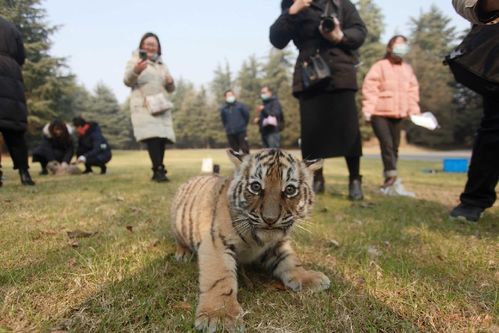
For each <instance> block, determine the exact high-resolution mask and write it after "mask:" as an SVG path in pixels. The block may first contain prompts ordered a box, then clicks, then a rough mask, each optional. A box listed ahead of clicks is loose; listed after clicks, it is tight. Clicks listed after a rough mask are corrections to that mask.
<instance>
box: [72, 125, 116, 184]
mask: <svg viewBox="0 0 499 333" xmlns="http://www.w3.org/2000/svg"><path fill="white" fill-rule="evenodd" d="M73 125H74V127H75V130H76V135H77V136H78V148H77V149H76V156H78V159H77V162H78V163H84V164H85V171H83V173H90V172H92V166H98V167H100V169H101V174H105V173H106V171H107V167H106V163H108V162H109V161H110V160H111V157H112V154H111V147H109V144H108V143H107V141H106V139H105V138H104V136H103V135H102V132H101V130H100V127H99V124H97V123H96V122H87V121H86V120H85V119H83V118H82V117H76V118H74V119H73Z"/></svg>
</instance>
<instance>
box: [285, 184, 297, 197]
mask: <svg viewBox="0 0 499 333" xmlns="http://www.w3.org/2000/svg"><path fill="white" fill-rule="evenodd" d="M284 194H285V195H286V196H288V197H294V196H295V195H297V194H298V189H297V188H296V186H294V185H288V186H286V189H285V190H284Z"/></svg>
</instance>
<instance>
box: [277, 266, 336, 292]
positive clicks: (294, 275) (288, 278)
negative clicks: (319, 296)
mask: <svg viewBox="0 0 499 333" xmlns="http://www.w3.org/2000/svg"><path fill="white" fill-rule="evenodd" d="M282 281H283V282H284V285H285V286H286V287H288V288H290V289H292V290H294V291H299V290H305V289H309V290H313V291H321V290H324V289H328V288H329V286H330V285H331V281H329V278H328V277H327V276H326V275H324V274H323V273H321V272H317V271H305V270H301V271H294V272H293V271H292V272H288V273H287V274H285V276H284V277H283V279H282Z"/></svg>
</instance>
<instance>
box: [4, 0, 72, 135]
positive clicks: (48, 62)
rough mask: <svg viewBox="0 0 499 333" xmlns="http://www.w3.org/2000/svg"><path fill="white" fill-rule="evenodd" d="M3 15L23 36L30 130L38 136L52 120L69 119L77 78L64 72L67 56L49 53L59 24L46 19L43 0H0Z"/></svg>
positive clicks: (24, 74)
mask: <svg viewBox="0 0 499 333" xmlns="http://www.w3.org/2000/svg"><path fill="white" fill-rule="evenodd" d="M0 15H2V16H4V17H5V18H6V19H7V20H9V21H11V22H12V23H14V24H15V25H16V26H17V28H18V29H19V31H20V32H21V34H22V36H23V39H24V46H25V49H26V58H27V59H26V63H25V65H24V66H23V76H24V85H25V91H26V98H27V103H28V109H29V115H28V133H29V134H32V135H35V137H38V136H39V133H40V130H41V128H42V127H43V126H44V125H45V124H46V123H48V122H50V121H51V120H52V119H54V118H56V117H58V118H67V117H66V116H65V115H66V114H67V113H68V112H69V106H70V105H71V93H72V89H73V88H74V86H75V78H74V76H73V75H71V74H70V73H66V72H67V71H66V72H65V59H64V58H56V57H52V56H50V55H49V50H50V47H51V40H50V38H51V36H52V34H53V33H54V32H55V31H56V30H57V27H56V26H51V25H49V24H48V23H47V22H46V16H47V14H46V11H45V9H43V8H42V7H41V1H40V0H0Z"/></svg>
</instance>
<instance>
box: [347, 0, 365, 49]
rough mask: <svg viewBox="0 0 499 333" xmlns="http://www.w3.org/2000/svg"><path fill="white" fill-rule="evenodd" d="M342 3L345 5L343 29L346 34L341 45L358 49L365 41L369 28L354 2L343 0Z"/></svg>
mask: <svg viewBox="0 0 499 333" xmlns="http://www.w3.org/2000/svg"><path fill="white" fill-rule="evenodd" d="M341 3H342V5H343V9H342V11H343V22H342V24H343V27H342V29H343V33H344V34H345V36H344V37H343V39H342V41H341V45H343V46H346V47H347V48H349V49H354V50H356V49H358V48H360V47H361V46H362V44H363V43H364V41H365V39H366V36H367V28H366V25H365V24H364V21H362V19H361V18H360V15H359V12H358V11H357V9H356V8H355V5H354V4H353V3H351V2H350V1H349V0H342V1H341Z"/></svg>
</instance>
